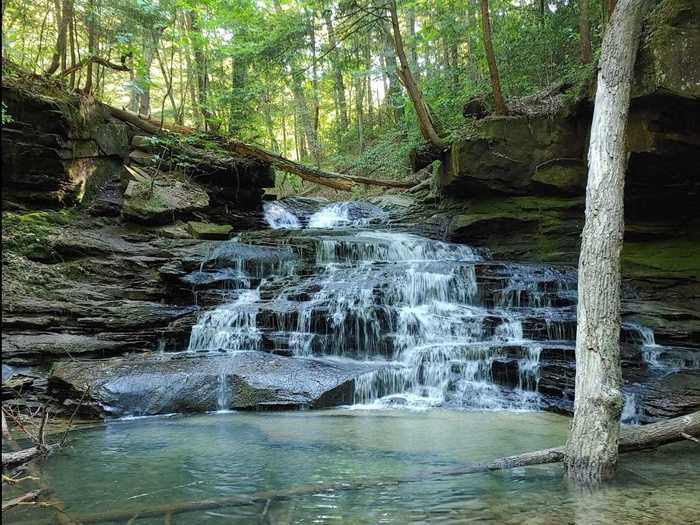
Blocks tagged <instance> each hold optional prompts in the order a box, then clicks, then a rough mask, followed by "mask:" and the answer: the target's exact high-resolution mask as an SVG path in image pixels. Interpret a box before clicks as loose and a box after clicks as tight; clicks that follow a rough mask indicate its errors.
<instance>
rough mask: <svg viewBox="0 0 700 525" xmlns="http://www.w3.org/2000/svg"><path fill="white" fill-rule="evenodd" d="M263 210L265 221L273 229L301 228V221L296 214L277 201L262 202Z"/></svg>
mask: <svg viewBox="0 0 700 525" xmlns="http://www.w3.org/2000/svg"><path fill="white" fill-rule="evenodd" d="M263 211H264V217H265V222H267V224H268V225H269V226H270V228H272V229H273V230H280V229H287V230H299V229H301V222H300V221H299V219H298V218H297V216H296V215H294V214H293V213H292V212H290V211H289V210H288V209H287V208H285V207H284V206H282V205H281V204H279V203H277V202H264V203H263Z"/></svg>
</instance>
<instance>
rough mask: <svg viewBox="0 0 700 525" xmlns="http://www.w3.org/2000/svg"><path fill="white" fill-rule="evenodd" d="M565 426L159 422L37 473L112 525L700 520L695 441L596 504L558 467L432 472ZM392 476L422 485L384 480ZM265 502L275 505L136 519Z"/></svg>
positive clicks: (594, 496)
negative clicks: (242, 500) (209, 503)
mask: <svg viewBox="0 0 700 525" xmlns="http://www.w3.org/2000/svg"><path fill="white" fill-rule="evenodd" d="M568 423H569V420H568V419H567V418H564V417H561V416H557V415H553V414H547V413H536V412H529V413H528V412H522V413H518V412H471V411H449V410H430V411H425V412H410V411H401V410H396V411H382V410H373V411H362V410H332V411H319V412H288V413H262V414H261V413H226V414H208V415H200V416H187V417H186V416H175V417H158V418H146V419H136V420H130V421H125V420H122V421H113V422H109V423H106V424H104V425H101V426H98V427H95V428H91V429H87V430H82V431H77V432H74V433H73V435H72V439H71V442H70V446H69V447H67V448H66V449H65V450H64V451H62V452H61V453H59V454H56V455H54V456H52V457H51V458H49V459H48V460H46V461H45V462H44V463H43V464H42V465H41V466H40V467H41V472H42V479H43V482H44V483H46V484H47V485H48V486H49V487H50V488H51V489H52V490H53V497H54V498H55V499H57V500H60V501H61V502H63V505H64V506H65V511H66V513H67V515H68V516H70V517H71V518H73V519H81V518H85V516H89V515H94V514H101V513H107V512H118V513H120V514H121V516H120V517H119V519H116V520H114V521H104V522H103V523H127V522H129V519H131V517H133V516H136V519H135V520H134V521H132V522H130V523H134V524H137V525H142V524H162V523H168V522H169V523H173V524H177V525H182V524H196V523H206V524H230V523H275V524H276V523H280V524H283V523H299V524H301V523H353V524H354V523H358V524H365V523H367V524H371V523H372V524H373V523H396V524H404V523H450V524H453V523H454V524H457V523H485V522H486V523H488V522H490V523H507V524H516V523H518V524H519V523H531V524H559V523H576V524H586V525H587V524H595V523H613V524H618V525H619V524H640V523H654V524H659V523H678V524H681V523H682V524H689V523H698V520H699V519H700V518H699V516H700V447H698V446H697V445H695V444H693V443H690V442H688V443H687V444H685V443H681V444H677V445H672V446H668V447H665V448H663V449H660V450H658V451H655V452H645V453H638V454H631V455H626V456H624V457H623V459H622V461H621V464H620V472H619V476H618V480H617V481H616V482H615V483H614V484H611V485H609V486H607V487H605V488H603V489H600V490H598V491H595V492H593V493H589V492H585V491H581V490H579V489H576V488H574V487H571V486H569V484H568V483H567V482H566V481H564V480H563V479H562V473H561V467H559V466H557V465H550V466H540V467H531V468H527V469H515V470H512V471H506V472H494V473H483V474H468V475H462V476H447V475H440V474H434V473H435V472H436V471H440V470H447V469H449V468H452V467H457V466H459V465H461V464H463V463H465V462H472V461H482V460H487V459H492V458H495V457H499V456H503V455H510V454H515V453H518V452H524V451H528V450H535V449H539V448H544V447H550V446H556V445H559V444H561V443H563V442H564V440H565V438H566V432H567V430H568ZM430 472H432V474H429V473H430ZM395 478H410V479H411V480H412V481H410V482H405V483H398V484H395V483H388V481H390V480H392V479H395ZM379 482H384V483H379ZM338 483H346V484H347V485H350V486H353V487H355V488H354V489H350V490H339V489H338V486H337V484H338ZM329 485H335V489H334V490H326V488H327V487H328V486H329ZM262 491H268V492H269V493H270V494H271V495H277V496H278V497H273V496H269V497H265V498H263V499H261V500H259V501H255V502H253V503H250V504H238V505H231V506H221V507H217V508H209V509H200V510H194V511H191V512H174V513H172V514H171V515H170V516H167V518H166V516H165V515H164V514H161V515H159V516H153V517H147V516H146V517H144V516H141V517H139V514H144V513H147V512H148V511H149V510H153V509H154V508H172V509H176V508H179V507H181V506H182V505H183V504H185V505H187V504H188V503H189V502H200V501H202V500H219V499H222V498H231V497H232V496H236V495H246V494H256V493H260V492H262ZM44 522H45V523H54V522H55V523H59V522H58V521H56V517H55V513H54V512H53V511H51V510H46V509H43V510H37V509H19V510H16V511H13V512H12V513H7V514H6V515H5V516H3V523H44Z"/></svg>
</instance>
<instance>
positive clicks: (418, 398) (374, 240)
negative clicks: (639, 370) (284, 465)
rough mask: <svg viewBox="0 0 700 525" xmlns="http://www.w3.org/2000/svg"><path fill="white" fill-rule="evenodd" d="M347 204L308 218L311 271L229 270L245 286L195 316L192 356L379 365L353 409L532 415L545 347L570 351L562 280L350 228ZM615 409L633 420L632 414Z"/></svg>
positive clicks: (461, 249)
mask: <svg viewBox="0 0 700 525" xmlns="http://www.w3.org/2000/svg"><path fill="white" fill-rule="evenodd" d="M355 206H356V205H354V204H353V203H339V204H332V205H329V206H326V207H324V208H322V209H321V210H320V211H318V212H316V213H314V214H312V215H311V216H310V217H308V222H307V224H308V227H309V228H310V229H311V228H325V229H334V230H337V232H334V233H332V234H330V235H329V234H319V235H318V236H316V235H313V234H312V235H306V236H305V237H304V239H305V240H306V241H307V242H308V241H311V242H312V245H313V248H314V252H315V259H313V261H315V262H311V263H307V265H306V266H305V267H304V268H303V269H302V270H300V271H297V270H298V269H297V268H296V267H295V266H294V265H293V264H291V263H285V264H282V265H278V266H269V265H268V266H266V267H264V268H258V267H252V268H251V267H250V264H248V265H247V266H246V264H245V262H244V261H243V260H241V261H240V262H236V263H235V264H234V266H235V270H236V271H237V272H239V273H240V274H241V281H242V282H243V283H245V282H248V285H247V286H245V285H244V286H243V287H242V288H243V289H238V290H232V291H231V292H230V296H229V299H228V300H227V301H226V302H225V304H222V305H221V306H219V307H217V308H215V309H213V310H210V311H208V312H206V313H205V314H204V315H202V316H201V318H200V319H199V321H198V323H197V324H196V325H195V326H194V328H193V330H192V335H191V339H190V344H189V350H190V351H238V350H250V349H263V348H274V349H276V350H284V351H289V352H291V353H292V354H293V355H295V356H298V357H306V356H316V357H318V356H325V357H328V358H343V359H353V360H358V361H373V362H375V363H377V362H379V363H382V364H384V365H385V366H383V367H382V368H380V369H377V370H375V371H373V372H370V373H368V374H365V375H364V376H362V377H360V378H359V379H357V380H356V382H355V404H356V405H357V406H362V407H386V406H392V407H399V406H400V407H408V408H417V409H424V408H427V407H431V406H439V405H445V404H447V405H450V406H461V407H470V408H479V409H498V408H508V409H536V408H538V407H540V406H541V397H540V395H539V393H538V389H539V381H540V356H541V353H542V351H543V349H545V348H551V347H553V348H555V349H557V348H562V349H563V350H561V351H563V352H572V351H573V339H574V338H575V296H576V291H575V290H576V286H575V279H574V276H573V274H572V273H562V272H559V271H555V270H553V269H551V268H545V267H535V266H527V265H514V264H509V265H504V264H493V263H489V262H488V261H485V260H484V258H483V256H482V255H481V254H480V253H479V252H478V251H476V250H474V249H473V248H471V247H469V246H464V245H457V244H452V243H447V242H440V241H435V240H430V239H427V238H423V237H420V236H417V235H411V234H406V233H394V232H389V231H377V230H367V229H362V228H359V229H358V228H357V226H358V225H362V224H367V223H368V222H370V221H372V220H374V219H375V218H376V216H377V214H376V213H375V212H374V211H373V210H371V209H370V210H369V211H368V210H367V209H365V208H362V209H360V210H359V211H358V209H357V208H356V207H355ZM265 212H266V220H267V221H268V223H269V224H270V225H271V226H272V227H273V228H277V227H279V228H282V227H289V228H298V227H300V225H301V224H302V219H301V218H299V217H296V216H294V215H293V214H292V213H291V211H290V210H288V209H286V208H284V207H283V206H281V205H278V204H276V203H269V204H266V206H265ZM304 220H306V219H304ZM348 226H353V227H354V228H355V229H349V228H348ZM222 250H223V248H222ZM224 251H225V250H224ZM217 271H222V270H220V269H219V270H217ZM478 272H481V273H482V274H484V276H483V277H479V275H478ZM253 276H255V277H259V278H261V279H260V280H259V281H257V282H259V285H258V286H253V285H252V284H251V283H253V282H255V281H254V280H253V279H251V278H252V277H253ZM246 279H247V280H246ZM290 297H293V298H294V299H291V300H290ZM299 297H301V299H299ZM633 332H634V331H633ZM635 333H638V334H639V337H640V343H641V347H642V348H643V349H646V350H651V349H653V348H656V347H657V345H655V343H654V340H653V332H651V331H648V330H642V329H640V330H638V331H637V332H635ZM645 355H647V356H648V355H649V354H645ZM649 359H650V360H651V359H652V358H651V357H650V358H649ZM650 362H651V361H650ZM224 401H225V400H224ZM630 402H631V400H628V404H629V403H630ZM626 410H627V411H628V412H630V413H629V414H627V415H628V416H629V417H630V418H631V419H634V418H633V417H632V416H633V415H632V414H631V411H632V410H633V408H629V407H628V408H626ZM634 410H636V409H634Z"/></svg>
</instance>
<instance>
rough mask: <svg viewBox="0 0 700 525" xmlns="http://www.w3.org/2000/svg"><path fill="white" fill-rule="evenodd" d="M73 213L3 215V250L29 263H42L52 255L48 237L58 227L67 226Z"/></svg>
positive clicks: (40, 212) (73, 215)
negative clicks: (34, 261) (23, 258)
mask: <svg viewBox="0 0 700 525" xmlns="http://www.w3.org/2000/svg"><path fill="white" fill-rule="evenodd" d="M76 217H77V212H76V211H75V210H71V209H63V210H49V211H36V212H30V213H15V212H3V214H2V248H3V251H5V250H7V251H8V252H11V253H14V254H16V255H21V256H23V257H27V258H29V259H32V260H46V259H50V258H52V256H53V248H52V246H51V242H50V239H49V238H50V236H51V235H52V234H54V233H55V232H56V231H58V230H59V229H60V228H61V227H64V226H66V225H68V224H71V223H72V222H73V221H74V220H75V219H76Z"/></svg>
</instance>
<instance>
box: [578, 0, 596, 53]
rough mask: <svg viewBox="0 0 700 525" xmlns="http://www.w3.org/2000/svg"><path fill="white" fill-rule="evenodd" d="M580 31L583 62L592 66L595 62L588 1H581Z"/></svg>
mask: <svg viewBox="0 0 700 525" xmlns="http://www.w3.org/2000/svg"><path fill="white" fill-rule="evenodd" d="M578 3H579V11H580V12H579V19H578V30H579V34H580V36H581V62H583V63H584V64H590V63H591V62H592V61H593V48H592V47H591V24H590V22H589V20H588V0H579V2H578Z"/></svg>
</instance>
